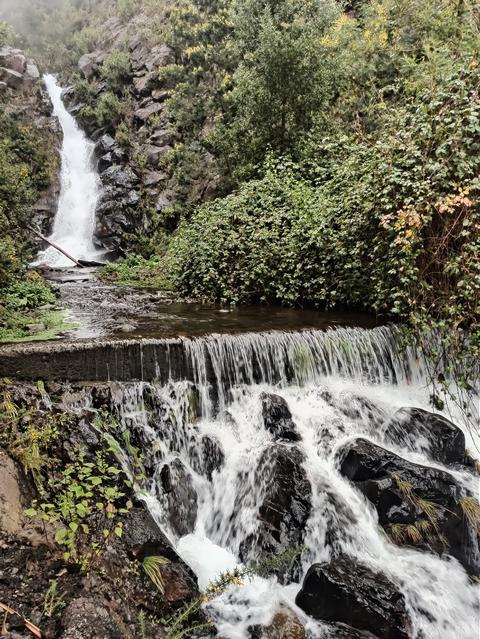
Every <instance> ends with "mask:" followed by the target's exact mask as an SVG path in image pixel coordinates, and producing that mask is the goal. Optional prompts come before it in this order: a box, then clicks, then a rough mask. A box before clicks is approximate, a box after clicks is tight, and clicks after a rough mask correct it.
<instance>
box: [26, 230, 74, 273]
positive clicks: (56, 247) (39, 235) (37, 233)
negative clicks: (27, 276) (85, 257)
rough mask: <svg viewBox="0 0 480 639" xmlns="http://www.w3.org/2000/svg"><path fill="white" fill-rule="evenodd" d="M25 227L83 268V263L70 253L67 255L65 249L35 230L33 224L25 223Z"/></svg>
mask: <svg viewBox="0 0 480 639" xmlns="http://www.w3.org/2000/svg"><path fill="white" fill-rule="evenodd" d="M26 227H27V229H28V230H29V231H32V233H35V235H37V236H38V237H39V238H40V239H41V240H43V241H44V242H46V243H47V244H49V245H50V246H53V248H54V249H56V250H57V251H60V253H63V255H65V257H67V258H68V259H69V260H71V261H72V262H73V263H74V264H76V265H77V266H78V267H80V268H84V266H83V264H82V263H81V262H79V261H78V260H77V259H75V258H74V257H72V256H71V255H69V254H68V253H67V251H64V250H63V249H62V248H61V247H60V246H58V244H55V243H54V242H52V241H51V240H49V239H48V238H46V237H45V235H42V233H40V231H37V229H34V228H33V226H30V225H28V224H27V225H26Z"/></svg>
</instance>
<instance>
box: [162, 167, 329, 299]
mask: <svg viewBox="0 0 480 639" xmlns="http://www.w3.org/2000/svg"><path fill="white" fill-rule="evenodd" d="M288 168H290V167H289V165H288V164H287V167H280V168H278V167H272V168H269V169H268V170H267V173H266V176H265V177H264V178H263V179H262V180H257V181H253V182H249V183H247V184H244V185H243V186H242V187H241V189H240V190H239V191H238V192H237V193H235V194H233V195H230V196H228V197H226V198H225V199H223V200H216V201H214V202H212V203H210V204H206V205H204V206H203V207H202V208H200V209H199V210H198V212H197V213H196V214H195V215H194V216H193V218H192V219H191V220H190V221H188V222H185V223H183V224H182V225H181V226H180V229H179V232H178V234H177V236H176V237H175V238H174V239H173V242H172V246H171V249H170V256H171V259H172V264H173V266H172V269H173V278H174V283H175V284H176V286H177V287H178V288H179V290H180V291H181V292H182V293H185V294H189V295H194V296H196V297H202V298H210V299H212V298H213V299H217V300H222V301H228V302H235V303H241V302H249V301H269V302H282V303H286V304H295V303H298V302H300V301H301V300H304V299H308V298H309V297H310V296H311V294H310V292H309V290H308V289H309V287H310V285H311V282H310V280H309V275H312V274H314V273H315V271H316V265H317V260H318V255H317V253H316V251H315V250H313V252H312V253H310V252H309V245H312V239H313V238H312V235H313V234H314V232H315V226H316V224H315V210H316V207H317V200H316V196H315V192H314V190H313V189H312V188H311V187H310V186H308V184H306V183H305V182H304V181H303V180H302V179H299V178H296V177H294V176H293V175H292V173H291V172H290V171H289V170H288Z"/></svg>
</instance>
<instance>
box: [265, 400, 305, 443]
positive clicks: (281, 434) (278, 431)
mask: <svg viewBox="0 0 480 639" xmlns="http://www.w3.org/2000/svg"><path fill="white" fill-rule="evenodd" d="M260 401H261V402H262V418H263V423H264V426H265V428H266V429H267V430H268V431H269V432H270V433H272V435H273V436H274V438H275V439H276V440H280V439H285V440H288V441H292V442H298V441H300V439H301V437H300V434H299V433H298V431H297V427H296V425H295V423H294V421H293V419H292V413H291V412H290V409H289V407H288V404H287V402H286V401H285V400H284V399H283V397H280V396H279V395H274V394H273V393H262V394H261V395H260Z"/></svg>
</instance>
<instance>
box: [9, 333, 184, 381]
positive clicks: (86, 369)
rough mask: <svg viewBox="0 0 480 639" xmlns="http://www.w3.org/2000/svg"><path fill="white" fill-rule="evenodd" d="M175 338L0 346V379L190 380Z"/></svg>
mask: <svg viewBox="0 0 480 639" xmlns="http://www.w3.org/2000/svg"><path fill="white" fill-rule="evenodd" d="M192 374H193V373H192V367H191V364H190V362H189V361H188V358H187V357H186V353H185V349H184V345H183V341H182V340H181V339H165V340H138V341H135V340H111V341H92V340H89V341H88V342H83V341H75V342H64V341H62V342H41V343H34V344H28V345H18V344H17V345H12V346H4V347H1V348H0V377H9V378H14V379H18V380H38V379H42V380H45V381H70V382H79V381H86V380H88V381H97V382H105V381H118V382H126V381H153V380H158V381H160V382H162V383H164V382H167V381H168V380H169V379H173V380H175V381H177V380H182V379H192Z"/></svg>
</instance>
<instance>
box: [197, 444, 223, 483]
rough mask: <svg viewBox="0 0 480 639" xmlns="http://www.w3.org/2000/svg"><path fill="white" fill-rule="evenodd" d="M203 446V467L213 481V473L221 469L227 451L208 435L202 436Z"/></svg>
mask: <svg viewBox="0 0 480 639" xmlns="http://www.w3.org/2000/svg"><path fill="white" fill-rule="evenodd" d="M201 447H202V461H203V467H204V469H205V473H206V475H207V477H208V479H209V480H210V481H212V475H213V473H214V472H217V471H219V470H220V469H221V467H222V466H223V463H224V461H225V453H224V452H223V450H222V449H221V447H220V444H219V443H218V442H217V441H216V440H215V439H213V438H212V437H209V436H208V435H204V436H203V437H202V442H201Z"/></svg>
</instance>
